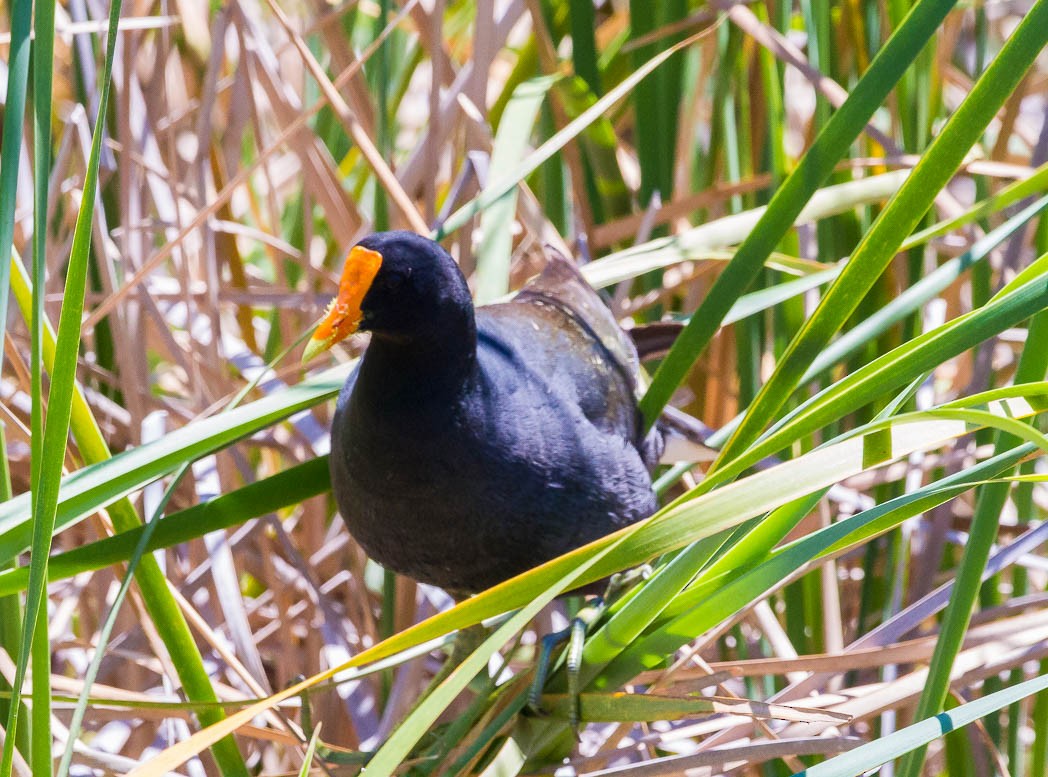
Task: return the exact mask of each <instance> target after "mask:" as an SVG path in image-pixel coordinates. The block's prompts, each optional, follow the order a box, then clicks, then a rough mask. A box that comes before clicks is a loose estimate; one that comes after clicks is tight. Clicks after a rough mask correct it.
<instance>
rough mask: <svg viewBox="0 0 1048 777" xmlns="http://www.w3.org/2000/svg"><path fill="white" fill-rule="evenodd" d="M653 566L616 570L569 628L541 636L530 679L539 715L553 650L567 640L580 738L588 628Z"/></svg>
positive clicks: (573, 716) (572, 711)
mask: <svg viewBox="0 0 1048 777" xmlns="http://www.w3.org/2000/svg"><path fill="white" fill-rule="evenodd" d="M651 573H652V569H651V567H650V566H649V565H648V564H644V565H642V566H639V567H636V568H635V569H629V570H626V571H625V572H617V573H615V574H614V575H612V576H611V578H610V579H609V580H608V586H607V588H606V589H605V591H604V595H603V596H596V597H594V598H593V599H592V600H590V601H589V602H588V603H587V604H586V606H585V607H583V608H582V609H581V610H579V612H578V613H577V614H576V615H575V617H574V618H572V619H571V623H570V624H569V625H568V627H567V628H566V629H562V630H561V631H556V632H553V633H552V634H547V635H546V636H544V637H543V638H542V645H541V648H540V651H539V657H538V661H537V662H536V665H535V679H534V680H533V681H532V683H531V690H530V691H529V693H528V708H529V709H530V710H531V711H532V712H533V713H536V714H538V715H542V714H543V711H542V690H543V688H544V687H545V685H546V679H547V677H548V676H549V670H550V664H551V663H552V656H553V651H554V650H555V649H556V648H557V646H558V645H561V644H564V643H567V647H566V649H565V655H564V671H565V674H566V676H567V683H568V698H569V700H570V706H569V710H568V722H569V723H570V724H571V729H572V731H574V732H575V738H576V739H578V738H579V725H580V723H581V722H582V716H581V712H580V709H579V697H580V694H581V693H582V688H581V679H580V670H581V667H582V649H583V647H584V646H585V644H586V632H587V630H588V629H589V628H590V626H592V625H593V624H594V623H596V622H597V621H599V620H600V618H601V616H603V615H604V612H605V611H606V610H607V609H608V604H609V603H611V602H614V601H615V600H616V599H618V598H619V597H620V596H622V595H623V594H624V593H625V592H626V591H628V590H629V589H631V588H632V587H633V586H634V585H636V584H637V583H638V582H639V581H641V580H647V579H648V578H649V577H651Z"/></svg>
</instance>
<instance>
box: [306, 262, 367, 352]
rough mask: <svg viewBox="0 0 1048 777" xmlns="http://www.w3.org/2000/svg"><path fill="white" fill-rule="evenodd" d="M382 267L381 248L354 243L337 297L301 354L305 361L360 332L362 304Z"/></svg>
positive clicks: (343, 271)
mask: <svg viewBox="0 0 1048 777" xmlns="http://www.w3.org/2000/svg"><path fill="white" fill-rule="evenodd" d="M380 266H382V254H380V253H379V252H378V251H372V250H371V249H369V248H364V247H363V246H353V248H351V249H350V251H349V256H347V257H346V264H345V267H343V269H342V280H340V281H339V284H338V296H337V297H335V299H333V300H332V301H331V304H330V305H329V306H328V309H327V312H326V313H325V314H324V318H323V319H321V321H320V323H319V324H318V325H317V328H316V329H315V330H314V331H313V336H312V337H311V338H310V339H309V342H308V343H306V350H305V352H304V353H303V354H302V361H303V362H308V361H309V360H310V359H312V358H313V357H314V356H316V355H317V354H319V353H323V352H324V351H326V350H327V349H329V348H330V347H331V346H333V345H334V344H335V343H337V342H339V341H341V340H345V339H346V338H347V337H349V336H350V335H351V334H353V333H354V332H356V331H357V327H358V326H360V319H361V317H362V316H363V313H361V311H360V306H361V303H363V301H364V295H365V294H367V293H368V289H370V288H371V284H372V283H373V282H374V280H375V276H376V275H377V274H378V268H379V267H380Z"/></svg>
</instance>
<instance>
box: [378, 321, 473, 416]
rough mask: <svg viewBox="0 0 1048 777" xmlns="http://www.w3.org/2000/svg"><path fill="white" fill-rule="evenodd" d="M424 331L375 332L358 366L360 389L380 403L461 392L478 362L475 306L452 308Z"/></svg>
mask: <svg viewBox="0 0 1048 777" xmlns="http://www.w3.org/2000/svg"><path fill="white" fill-rule="evenodd" d="M432 323H433V325H432V326H431V327H429V328H428V329H427V331H426V332H419V333H417V334H412V335H408V336H405V335H397V336H391V335H384V334H382V333H378V332H376V333H373V334H372V337H371V343H370V344H369V345H368V348H367V352H366V353H365V354H364V361H363V364H362V365H361V368H360V385H361V388H362V390H363V391H365V392H367V393H369V394H372V396H373V397H374V398H375V399H376V400H377V401H379V402H381V403H390V402H392V403H397V404H402V403H405V402H409V403H410V402H414V401H416V400H417V401H423V400H425V401H426V402H430V401H433V400H441V399H446V398H450V397H452V396H454V395H455V394H457V393H459V392H460V391H461V390H462V388H463V387H464V386H465V385H466V384H467V383H468V381H469V380H470V378H471V376H472V375H473V370H474V367H475V366H476V361H477V326H476V321H475V320H474V317H473V311H472V310H469V311H461V312H458V311H456V314H449V315H448V316H447V317H446V318H445V320H443V321H441V322H432Z"/></svg>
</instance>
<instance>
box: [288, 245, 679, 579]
mask: <svg viewBox="0 0 1048 777" xmlns="http://www.w3.org/2000/svg"><path fill="white" fill-rule="evenodd" d="M357 330H361V331H368V332H371V342H370V344H369V345H368V347H367V350H366V352H365V354H364V357H363V360H362V362H361V364H360V368H359V370H357V371H356V372H355V373H354V374H353V375H352V376H351V377H350V378H349V380H348V381H347V382H346V385H345V387H344V388H343V389H342V392H341V394H340V395H339V399H338V405H337V409H336V411H335V417H334V422H333V424H332V431H331V480H332V485H333V488H334V492H335V499H336V501H337V503H338V507H339V511H340V512H341V513H342V517H343V518H344V519H345V521H346V524H347V526H348V527H349V531H350V533H351V534H352V535H353V536H354V537H355V538H356V539H357V541H358V542H359V543H360V544H361V545H362V546H363V548H364V549H365V550H366V551H367V553H368V554H369V555H370V556H372V557H373V558H374V559H376V560H377V561H379V562H380V563H382V564H383V565H385V566H386V567H388V568H390V569H393V570H395V571H397V572H400V573H402V574H405V575H408V576H410V577H412V578H414V579H416V580H419V581H422V582H424V583H430V584H433V585H437V586H440V587H441V588H444V589H445V590H447V591H448V592H450V593H451V594H452V595H454V596H456V597H462V596H464V595H467V594H470V593H475V592H477V591H480V590H483V589H485V588H488V587H490V586H492V585H494V584H496V583H499V582H501V581H503V580H505V579H507V578H509V577H512V576H513V575H516V574H518V573H520V572H523V571H525V570H527V569H529V568H531V567H533V566H536V565H538V564H541V563H542V562H544V561H548V560H549V559H551V558H554V557H556V556H558V555H561V554H563V553H565V552H567V551H569V550H572V549H573V548H576V547H579V546H580V545H583V544H585V543H587V542H590V541H592V540H595V539H597V538H599V537H602V536H604V535H606V534H609V533H610V532H612V531H615V530H616V529H619V528H621V527H623V526H626V525H627V524H630V523H633V522H634V521H638V520H640V519H642V518H646V517H647V516H649V515H651V514H652V513H653V512H654V511H655V508H656V500H655V494H654V493H653V492H652V486H651V476H650V470H651V468H652V467H653V466H654V465H655V463H656V461H657V460H658V456H659V453H660V449H661V438H660V435H659V433H658V432H657V431H653V432H651V433H648V434H645V432H644V430H643V423H642V420H641V416H640V412H639V411H638V409H637V402H636V396H635V390H636V374H637V369H638V364H637V355H636V351H635V349H634V347H633V344H632V343H631V342H630V341H629V340H628V339H627V338H626V336H625V335H624V333H623V332H622V330H621V329H620V328H619V326H618V325H617V323H616V322H615V319H614V318H613V317H612V315H611V313H610V311H609V310H608V308H607V307H605V305H604V304H603V302H602V301H601V299H600V298H599V297H598V296H597V294H596V293H595V292H594V291H593V289H592V288H590V286H589V285H588V284H587V283H586V281H585V280H584V279H583V278H582V276H581V275H580V274H579V272H578V271H577V270H576V269H575V267H574V265H573V264H572V263H571V262H569V261H568V260H567V259H565V258H563V257H561V256H559V255H551V256H550V257H549V261H548V264H547V266H546V269H545V270H544V271H543V272H542V274H541V275H539V276H538V277H537V278H535V279H534V280H532V281H531V282H529V283H528V284H527V285H525V286H524V288H523V289H522V290H521V291H520V293H519V294H517V296H516V297H515V298H514V299H513V300H512V301H510V302H506V303H502V304H495V305H488V306H484V307H481V308H478V309H476V310H474V306H473V302H472V300H471V298H470V293H469V288H468V287H467V285H466V281H465V279H464V278H463V276H462V273H461V272H460V271H459V268H458V266H457V265H456V264H455V261H454V260H453V259H452V258H451V256H449V255H448V253H447V252H446V251H445V250H444V249H443V248H441V246H440V245H438V244H437V243H435V242H433V241H432V240H428V239H427V238H424V237H420V236H419V235H416V234H413V233H410V232H385V233H380V234H375V235H372V236H370V237H367V238H365V239H364V240H362V241H361V242H360V243H359V244H358V245H357V246H355V247H354V248H353V249H352V250H351V251H350V252H349V256H348V257H347V259H346V264H345V269H344V271H343V274H342V280H341V282H340V284H339V292H338V297H337V298H336V299H335V301H334V302H333V303H332V305H331V307H330V309H329V311H328V313H327V315H326V316H325V318H324V320H323V321H322V323H321V324H320V325H319V326H318V328H317V330H316V332H315V333H314V335H313V338H312V340H311V341H310V342H309V345H308V346H307V348H306V357H305V358H310V357H312V356H313V355H315V354H317V353H319V352H321V351H323V350H326V349H327V348H330V347H331V346H332V345H334V344H335V343H337V342H338V341H339V340H342V339H343V338H345V337H347V336H348V335H350V334H352V333H353V332H356V331H357Z"/></svg>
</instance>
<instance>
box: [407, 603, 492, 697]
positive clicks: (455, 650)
mask: <svg viewBox="0 0 1048 777" xmlns="http://www.w3.org/2000/svg"><path fill="white" fill-rule="evenodd" d="M490 635H491V629H489V628H488V627H487V626H485V625H483V624H482V623H476V624H474V625H472V626H467V627H466V628H464V629H460V630H459V631H458V633H457V634H455V639H454V641H453V642H452V643H451V651H450V652H449V653H448V657H447V659H445V661H444V665H443V666H441V667H440V670H439V671H438V672H437V673H436V674H435V675H433V679H432V680H430V681H429V685H428V686H426V690H424V691H423V692H422V694H421V695H420V696H419V698H418V701H417V702H415V705H414V707H417V706H418V705H419V704H421V703H422V701H423V699H425V698H426V697H427V696H429V694H430V693H431V692H432V691H433V690H434V689H435V688H437V687H438V686H439V685H440V684H441V683H442V682H444V681H445V680H446V679H447V678H448V675H450V674H451V673H452V672H453V671H455V667H457V666H458V665H459V664H461V663H462V662H463V661H465V660H466V658H467V657H468V656H469V654H470V653H472V652H473V651H474V650H476V649H477V648H478V647H480V643H481V642H483V641H484V640H485V639H487V638H488V636H490ZM414 707H413V708H412V709H414Z"/></svg>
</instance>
